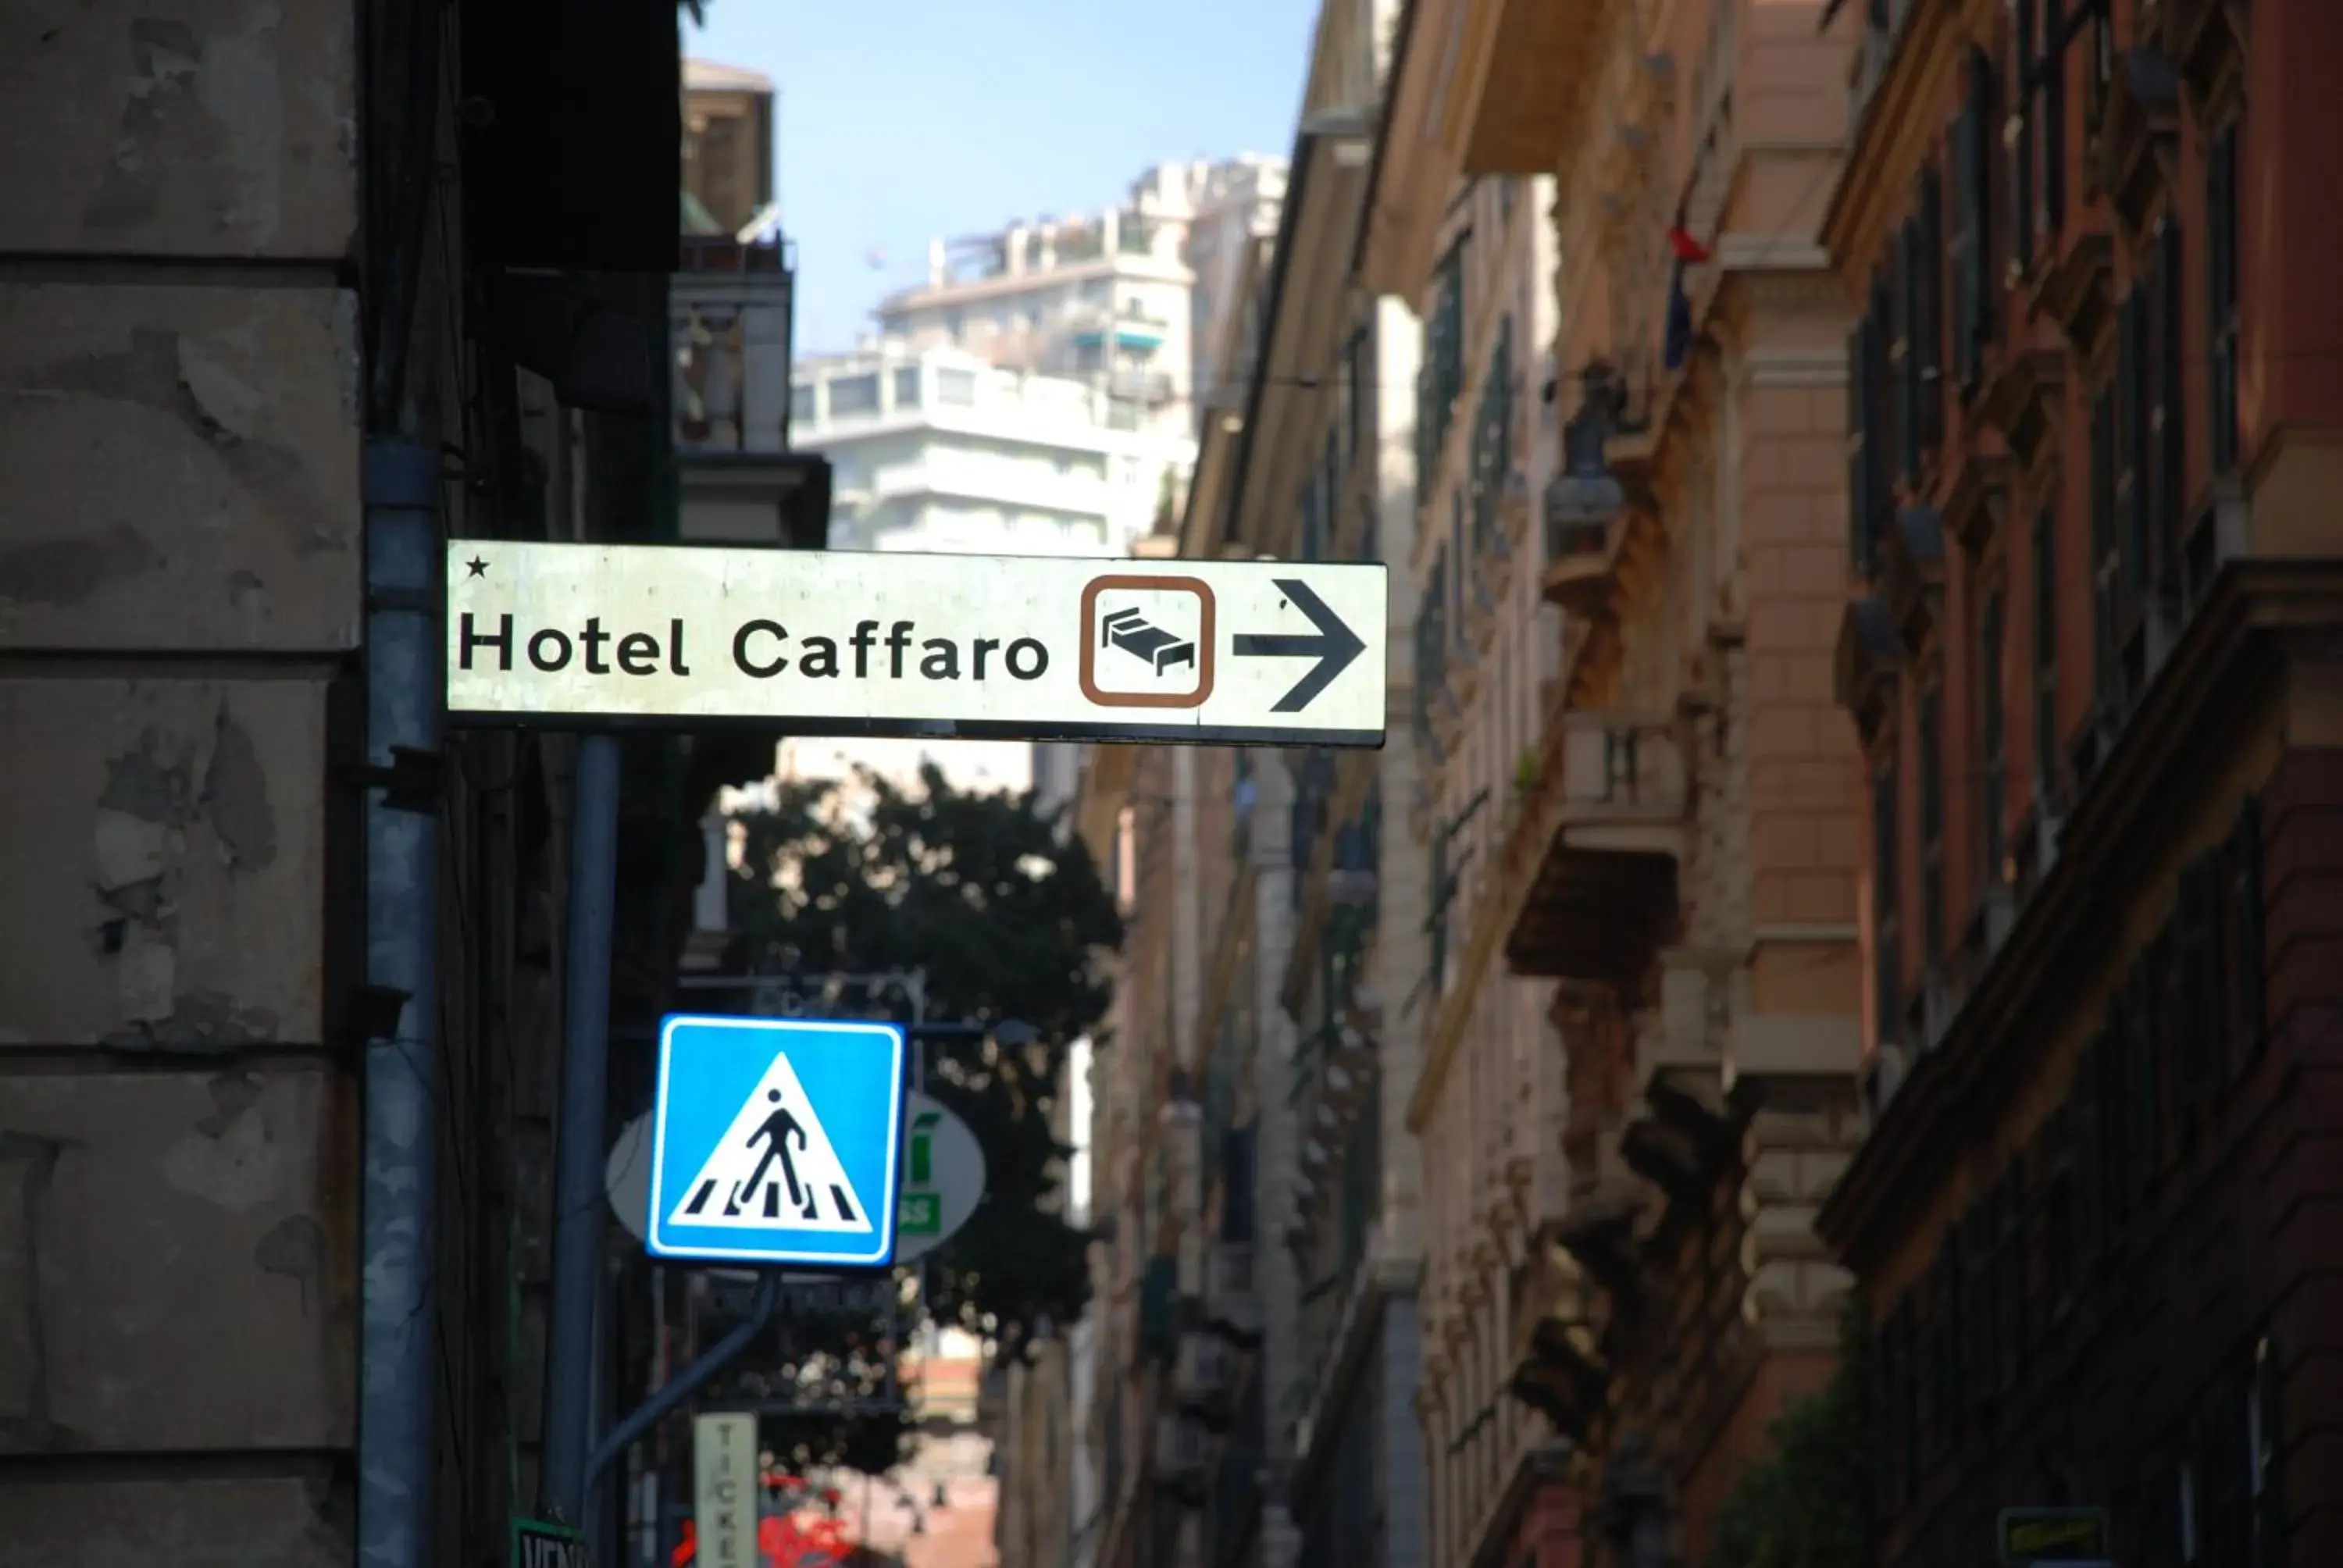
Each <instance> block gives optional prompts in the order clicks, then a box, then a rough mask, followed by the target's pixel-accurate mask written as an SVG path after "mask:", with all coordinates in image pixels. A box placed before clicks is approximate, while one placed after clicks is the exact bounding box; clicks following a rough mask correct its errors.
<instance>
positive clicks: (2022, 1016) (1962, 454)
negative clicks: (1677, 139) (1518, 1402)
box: [1823, 0, 2343, 1568]
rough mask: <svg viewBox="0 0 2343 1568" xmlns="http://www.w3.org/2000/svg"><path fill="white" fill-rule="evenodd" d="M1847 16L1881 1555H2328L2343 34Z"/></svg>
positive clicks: (2037, 8) (1854, 530) (2333, 1339)
mask: <svg viewBox="0 0 2343 1568" xmlns="http://www.w3.org/2000/svg"><path fill="white" fill-rule="evenodd" d="M1840 25H1841V26H1842V27H1843V28H1845V29H1847V30H1848V31H1849V32H1850V33H1851V34H1852V35H1855V36H1856V38H1857V44H1856V47H1855V77H1854V86H1855V97H1854V103H1853V105H1852V115H1851V118H1850V126H1849V131H1848V136H1847V150H1846V156H1845V172H1844V175H1843V176H1842V178H1841V179H1840V181H1839V183H1838V185H1837V187H1836V189H1835V192H1834V193H1833V195H1832V196H1831V199H1830V206H1829V211H1828V216H1827V218H1826V220H1825V226H1824V231H1823V235H1824V239H1825V243H1826V244H1827V245H1828V246H1829V249H1830V253H1831V256H1832V258H1833V260H1834V262H1835V265H1836V266H1837V268H1838V271H1839V273H1840V276H1841V278H1842V280H1843V282H1844V284H1845V290H1846V297H1847V298H1848V299H1849V300H1850V301H1851V302H1852V303H1853V305H1854V307H1855V310H1856V312H1857V313H1858V315H1859V317H1860V319H1859V321H1858V323H1857V325H1856V326H1855V330H1854V337H1853V341H1852V347H1851V349H1850V354H1851V360H1852V364H1853V366H1854V367H1855V377H1854V382H1853V390H1852V396H1851V397H1850V398H1849V400H1848V408H1849V417H1850V418H1851V420H1852V421H1853V427H1852V430H1851V437H1852V438H1851V440H1850V442H1849V445H1848V451H1849V454H1850V457H1849V466H1848V489H1849V498H1850V501H1851V503H1852V505H1851V507H1850V509H1849V513H1848V518H1847V528H1846V530H1845V549H1846V551H1847V553H1848V560H1847V563H1846V564H1847V568H1848V569H1849V572H1850V575H1851V577H1852V578H1853V579H1854V580H1855V589H1854V591H1853V594H1852V596H1851V598H1850V600H1849V603H1848V605H1847V607H1846V609H1845V619H1844V622H1843V625H1842V628H1841V632H1840V640H1839V645H1838V651H1837V668H1836V680H1837V689H1838V697H1839V700H1840V701H1841V703H1842V704H1843V705H1844V706H1845V709H1847V710H1848V712H1849V714H1850V715H1851V716H1852V717H1853V719H1854V721H1855V722H1854V726H1853V728H1854V729H1855V732H1856V734H1857V736H1858V738H1859V739H1860V742H1861V746H1862V749H1863V754H1864V765H1865V769H1866V772H1867V782H1868V790H1869V799H1870V809H1869V811H1868V812H1867V813H1866V821H1867V823H1868V827H1869V830H1868V832H1866V834H1865V839H1866V853H1865V872H1866V881H1867V887H1868V890H1867V895H1866V899H1865V911H1864V923H1865V965H1866V970H1867V980H1866V990H1867V994H1868V996H1869V998H1870V1008H1869V1012H1870V1020H1869V1024H1868V1044H1869V1051H1868V1055H1867V1059H1866V1070H1865V1084H1866V1087H1867V1089H1868V1091H1869V1094H1870V1097H1871V1100H1872V1102H1873V1105H1874V1114H1875V1124H1874V1127H1873V1130H1872V1132H1871V1135H1870V1137H1869V1138H1868V1139H1867V1140H1866V1141H1865V1143H1864V1144H1863V1146H1862V1148H1861V1150H1860V1151H1859V1152H1858V1153H1857V1155H1856V1157H1855V1161H1854V1163H1853V1164H1852V1165H1851V1166H1850V1168H1849V1169H1848V1170H1847V1171H1846V1173H1845V1176H1844V1177H1843V1178H1842V1179H1841V1180H1840V1181H1839V1183H1838V1185H1837V1187H1836V1190H1835V1191H1834V1193H1833V1194H1832V1197H1831V1199H1830V1201H1829V1203H1828V1205H1827V1206H1826V1207H1825V1210H1824V1212H1823V1227H1824V1231H1825V1234H1826V1235H1827V1237H1828V1238H1829V1240H1830V1241H1831V1243H1832V1245H1833V1246H1834V1247H1835V1248H1836V1249H1837V1250H1838V1251H1839V1252H1840V1253H1841V1254H1842V1255H1843V1256H1844V1257H1845V1260H1846V1261H1847V1262H1848V1264H1849V1265H1850V1266H1851V1267H1852V1268H1853V1269H1854V1271H1855V1273H1856V1274H1857V1275H1858V1276H1859V1278H1860V1279H1861V1281H1862V1282H1863V1286H1864V1293H1865V1302H1866V1305H1867V1307H1868V1310H1869V1317H1870V1327H1871V1330H1872V1332H1873V1335H1874V1347H1875V1351H1874V1353H1875V1357H1876V1378H1875V1405H1876V1408H1877V1410H1878V1412H1879V1415H1878V1419H1879V1422H1880V1423H1881V1425H1880V1431H1879V1433H1878V1437H1879V1452H1880V1454H1881V1456H1882V1461H1883V1474H1882V1478H1881V1480H1882V1486H1881V1495H1882V1504H1883V1514H1884V1523H1885V1532H1884V1538H1883V1541H1882V1544H1881V1557H1880V1560H1881V1561H1882V1562H1883V1563H1896V1564H1920V1563H1954V1562H1956V1561H1966V1560H1967V1559H1969V1558H1970V1557H1972V1556H1974V1555H1975V1554H1976V1553H1978V1552H1981V1551H1983V1550H1986V1549H1987V1546H1988V1544H1989V1542H1990V1539H1991V1533H1992V1531H1993V1528H1994V1521H1995V1516H1996V1510H1997V1509H1999V1508H2001V1507H2004V1506H2006V1505H2009V1504H2013V1503H2055V1504H2062V1505H2067V1506H2077V1507H2086V1508H2094V1509H2099V1510H2104V1511H2105V1513H2106V1517H2107V1521H2108V1523H2109V1525H2110V1526H2111V1529H2112V1534H2113V1539H2112V1542H2111V1543H2110V1544H2109V1547H2108V1550H2107V1553H2106V1554H2107V1555H2110V1556H2113V1557H2115V1558H2117V1559H2118V1560H2120V1561H2123V1562H2126V1563H2172V1564H2189V1563H2204V1564H2213V1563H2225V1564H2226V1563H2242V1564H2253V1565H2255V1568H2263V1565H2272V1568H2275V1565H2278V1564H2308V1563H2328V1562H2332V1561H2335V1560H2336V1559H2337V1557H2338V1553H2343V1509H2338V1497H2343V1467H2338V1457H2337V1454H2336V1451H2335V1448H2334V1445H2333V1443H2332V1442H2331V1440H2329V1439H2328V1437H2326V1436H2325V1435H2324V1434H2325V1432H2326V1431H2327V1429H2328V1427H2329V1426H2330V1425H2331V1424H2332V1422H2333V1420H2334V1416H2335V1412H2334V1402H2335V1401H2334V1395H2333V1393H2332V1392H2331V1388H2330V1385H2329V1383H2328V1381H2327V1378H2326V1375H2325V1372H2324V1369H2325V1368H2326V1367H2327V1366H2328V1365H2329V1364H2331V1362H2332V1360H2333V1356H2334V1352H2335V1349H2336V1345H2337V1340H2338V1333H2343V1317H2338V1313H2337V1312H2336V1311H2335V1310H2334V1309H2333V1307H2332V1306H2331V1305H2330V1304H2328V1299H2327V1297H2326V1295H2325V1293H2324V1292H2325V1289H2326V1287H2325V1286H2324V1284H2323V1281H2324V1280H2325V1279H2326V1278H2327V1274H2328V1268H2329V1262H2328V1261H2329V1260H2331V1259H2332V1257H2333V1256H2334V1255H2335V1251H2336V1248H2337V1245H2338V1242H2337V1238H2336V1234H2335V1231H2334V1226H2333V1223H2332V1221H2331V1215H2332V1213H2333V1211H2334V1205H2333V1198H2334V1195H2335V1192H2336V1178H2335V1175H2334V1173H2333V1172H2332V1171H2330V1170H2328V1169H2327V1168H2326V1166H2325V1165H2324V1164H2323V1163H2321V1162H2320V1161H2317V1160H2316V1159H2314V1158H2312V1157H2310V1156H2309V1154H2308V1151H2310V1150H2312V1149H2316V1148H2319V1147H2323V1146H2325V1145H2326V1144H2327V1143H2328V1142H2329V1141H2331V1140H2332V1139H2333V1137H2334V1135H2335V1131H2336V1129H2337V1121H2338V1114H2343V1112H2338V1107H2337V1102H2336V1101H2335V1099H2334V1095H2333V1092H2332V1086H2333V1084H2334V1082H2335V1079H2334V1063H2335V1060H2336V1057H2335V1050H2334V1040H2335V1038H2336V1034H2335V1028H2334V1024H2335V1020H2336V1018H2337V1016H2338V1010H2337V1004H2338V1000H2343V997H2339V995H2338V993H2343V966H2338V964H2337V962H2336V961H2335V956H2334V955H2335V947H2334V940H2335V939H2334V936H2333V934H2332V933H2333V932H2335V931H2336V930H2337V929H2338V913H2337V909H2336V904H2335V900H2334V895H2333V891H2332V890H2333V888H2334V887H2335V885H2336V877H2335V872H2336V870H2337V869H2338V859H2343V849H2338V839H2337V838H2336V829H2335V820H2336V805H2337V802H2338V799H2343V759H2338V752H2337V751H2336V749H2335V748H2336V746H2337V744H2338V739H2343V736H2338V731H2337V729H2336V724H2335V718H2334V715H2335V712H2336V709H2335V706H2334V699H2333V696H2332V694H2333V693H2334V692H2335V691H2336V690H2337V679H2338V665H2337V663H2336V655H2335V648H2336V646H2337V644H2336V641H2335V628H2336V626H2337V619H2338V608H2343V607H2339V606H2338V598H2337V588H2338V582H2343V578H2338V561H2337V557H2338V548H2343V529H2338V526H2337V523H2336V520H2335V515H2334V510H2333V507H2334V501H2333V498H2334V496H2335V495H2336V493H2337V489H2338V482H2339V481H2343V473H2338V467H2337V458H2336V457H2335V453H2336V451H2337V450H2338V447H2337V446H2336V442H2335V432H2336V429H2337V426H2338V419H2343V321H2338V313H2337V305H2336V296H2335V291H2334V289H2333V287H2332V286H2331V284H2330V283H2329V282H2328V279H2327V278H2326V277H2325V276H2324V273H2325V272H2326V271H2327V270H2328V269H2327V268H2326V267H2325V266H2324V265H2323V263H2322V262H2321V261H2320V260H2318V259H2317V258H2320V257H2322V256H2323V255H2324V254H2325V252H2326V247H2327V241H2328V235H2329V233H2330V231H2331V230H2332V229H2333V227H2334V225H2335V218H2334V203H2333V200H2332V192H2333V185H2334V176H2333V157H2332V154H2331V153H2330V152H2329V151H2328V149H2330V148H2331V147H2333V146H2335V144H2336V138H2337V136H2338V124H2337V121H2338V116H2343V106H2338V103H2337V101H2336V95H2335V94H2334V92H2333V91H2332V85H2331V84H2332V82H2333V80H2334V77H2333V72H2334V71H2335V69H2336V68H2337V66H2338V63H2343V11H2338V9H2337V8H2336V7H2334V6H2332V5H2320V4H2316V3H2306V0H2295V3H2292V4H2288V3H2285V0H2273V3H2269V4H2263V5H2256V6H2254V7H2252V9H2251V12H2250V14H2248V13H2247V10H2246V8H2244V7H2241V6H2225V5H2204V4H2196V3H2191V0H2158V3H2153V4H2151V3H2145V0H2112V3H2110V4H2101V5H2060V4H2058V3H2056V0H2020V3H2019V4H2017V5H2012V6H2008V7H2004V6H2002V5H1946V6H1934V5H1904V4H1891V5H1870V6H1868V7H1865V8H1864V9H1863V10H1862V11H1861V12H1860V13H1859V14H1851V15H1848V16H1847V17H1845V18H1844V19H1843V20H1842V22H1841V24H1840Z"/></svg>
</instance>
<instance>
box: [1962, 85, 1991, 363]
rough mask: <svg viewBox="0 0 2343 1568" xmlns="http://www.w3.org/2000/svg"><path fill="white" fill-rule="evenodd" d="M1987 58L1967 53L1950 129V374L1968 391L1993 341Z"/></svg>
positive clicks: (1989, 118)
mask: <svg viewBox="0 0 2343 1568" xmlns="http://www.w3.org/2000/svg"><path fill="white" fill-rule="evenodd" d="M1995 96H1996V94H1995V92H1994V69H1993V61H1992V58H1991V56H1989V55H1986V52H1985V51H1984V50H1982V49H1971V50H1970V51H1969V61H1968V95H1967V97H1966V99H1965V100H1964V101H1963V103H1962V105H1961V111H1960V114H1959V115H1958V116H1956V118H1955V120H1954V123H1953V132H1952V138H1953V239H1952V246H1951V259H1952V268H1953V373H1954V375H1955V376H1956V377H1958V378H1959V380H1960V383H1961V385H1962V386H1963V387H1973V386H1975V385H1976V378H1977V376H1978V374H1979V373H1980V371H1981V370H1982V369H1983V367H1984V360H1983V357H1982V353H1981V350H1982V349H1983V347H1984V346H1985V343H1986V340H1987V339H1988V338H1990V337H1992V336H1993V291H1994V289H1995V287H1996V286H1997V283H1998V279H1997V277H1996V275H1995V271H1994V266H1993V262H1994V234H1993V218H1992V214H1993V188H1992V186H1993V174H1992V170H1993V163H1994V156H1995V155H1994V147H1995V144H1996V140H1997V139H1998V138H1997V137H1996V135H1995V125H1994V99H1995Z"/></svg>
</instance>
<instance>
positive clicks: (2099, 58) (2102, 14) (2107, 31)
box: [2083, 0, 2116, 137]
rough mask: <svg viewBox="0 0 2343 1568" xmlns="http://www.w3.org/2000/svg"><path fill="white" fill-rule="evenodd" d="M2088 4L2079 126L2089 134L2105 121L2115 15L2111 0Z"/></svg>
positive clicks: (2113, 69)
mask: <svg viewBox="0 0 2343 1568" xmlns="http://www.w3.org/2000/svg"><path fill="white" fill-rule="evenodd" d="M2089 4H2090V6H2091V45H2090V49H2091V52H2090V55H2089V58H2088V59H2087V61H2086V62H2085V65H2086V68H2087V70H2088V71H2089V73H2090V75H2089V76H2088V77H2087V81H2086V86H2085V91H2084V94H2083V130H2084V133H2085V134H2086V135H2087V136H2092V137H2096V136H2097V135H2098V134H2099V128H2100V126H2104V125H2105V124H2106V123H2107V98H2108V95H2109V94H2110V93H2112V92H2113V90H2114V87H2115V79H2116V19H2115V15H2114V10H2115V4H2114V0H2089Z"/></svg>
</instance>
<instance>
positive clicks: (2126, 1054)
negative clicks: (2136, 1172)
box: [2094, 986, 2132, 1249]
mask: <svg viewBox="0 0 2343 1568" xmlns="http://www.w3.org/2000/svg"><path fill="white" fill-rule="evenodd" d="M2127 1000H2128V999H2127V997H2126V996H2125V994H2124V990H2123V988H2122V987H2121V986H2117V988H2116V994H2115V996H2114V998H2113V999H2112V1000H2111V1002H2110V1004H2109V1006H2108V1008H2107V1022H2106V1024H2105V1026H2104V1027H2103V1028H2102V1029H2101V1030H2100V1031H2099V1044H2098V1050H2097V1052H2096V1053H2095V1054H2096V1055H2097V1057H2098V1061H2099V1072H2098V1082H2097V1084H2096V1085H2095V1086H2094V1087H2095V1088H2096V1090H2097V1097H2098V1107H2099V1211H2100V1215H2101V1218H2102V1220H2103V1221H2104V1222H2105V1225H2106V1231H2105V1233H2104V1239H2105V1241H2106V1244H2107V1246H2108V1247H2109V1248H2110V1249H2112V1248H2113V1246H2114V1244H2115V1240H2116V1237H2117V1233H2118V1232H2119V1231H2121V1230H2122V1228H2123V1222H2124V1221H2125V1220H2126V1219H2127V1218H2128V1217H2129V1216H2130V1213H2131V1188H2130V1175H2131V1143H2132V1129H2131V1119H2130V1110H2131V1079H2130V1076H2129V1068H2130V1065H2131V1034H2130V1022H2129V1018H2128V1012H2129V1010H2128V1008H2127V1005H2126V1004H2127Z"/></svg>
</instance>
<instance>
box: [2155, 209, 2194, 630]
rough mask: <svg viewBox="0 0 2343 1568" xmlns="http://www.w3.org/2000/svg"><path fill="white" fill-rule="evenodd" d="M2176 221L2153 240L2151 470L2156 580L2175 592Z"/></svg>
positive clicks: (2182, 456) (2178, 467)
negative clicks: (2153, 449) (2153, 435)
mask: <svg viewBox="0 0 2343 1568" xmlns="http://www.w3.org/2000/svg"><path fill="white" fill-rule="evenodd" d="M2156 282H2157V310H2156V314H2157V330H2156V357H2157V367H2156V400H2157V407H2156V436H2157V441H2156V470H2157V484H2156V494H2155V498H2154V500H2155V507H2156V519H2155V528H2156V539H2157V545H2156V548H2157V560H2156V564H2155V572H2156V576H2157V582H2158V583H2159V584H2160V585H2161V586H2162V587H2163V588H2164V589H2165V591H2166V592H2167V593H2177V591H2179V588H2180V582H2181V558H2180V552H2181V528H2182V527H2183V526H2184V519H2183V518H2182V513H2183V511H2184V510H2185V509H2186V508H2187V505H2188V499H2187V483H2188V479H2187V466H2188V440H2187V426H2188V421H2187V414H2186V410H2187V401H2186V399H2185V398H2184V397H2183V395H2182V392H2181V386H2182V381H2181V366H2180V347H2181V336H2182V333H2183V331H2184V330H2185V327H2184V322H2185V312H2184V310H2183V307H2182V303H2181V301H2182V290H2183V286H2184V285H2185V284H2186V282H2187V249H2186V247H2185V246H2183V244H2182V242H2181V236H2180V220H2179V219H2178V218H2177V217H2175V216H2172V215H2170V214H2169V213H2167V215H2166V216H2165V219H2164V224H2163V229H2162V232H2161V233H2160V235H2159V236H2158V237H2157V263H2156Z"/></svg>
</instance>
